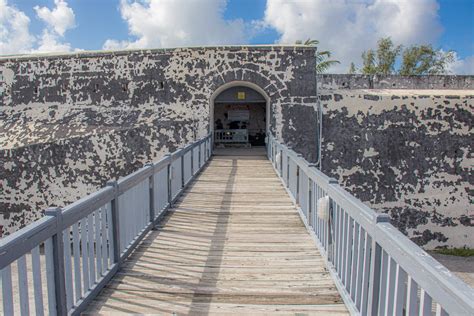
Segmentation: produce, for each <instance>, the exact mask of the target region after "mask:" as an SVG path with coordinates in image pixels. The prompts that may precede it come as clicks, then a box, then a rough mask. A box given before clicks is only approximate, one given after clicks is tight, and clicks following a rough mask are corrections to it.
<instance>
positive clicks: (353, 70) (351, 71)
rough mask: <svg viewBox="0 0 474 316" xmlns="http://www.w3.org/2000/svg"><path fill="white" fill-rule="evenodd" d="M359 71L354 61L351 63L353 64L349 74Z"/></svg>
mask: <svg viewBox="0 0 474 316" xmlns="http://www.w3.org/2000/svg"><path fill="white" fill-rule="evenodd" d="M355 73H357V69H356V66H355V65H354V63H351V65H350V66H349V74H351V75H352V74H355Z"/></svg>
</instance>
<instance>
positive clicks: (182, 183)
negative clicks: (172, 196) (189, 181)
mask: <svg viewBox="0 0 474 316" xmlns="http://www.w3.org/2000/svg"><path fill="white" fill-rule="evenodd" d="M181 150H182V151H183V154H182V155H181V189H182V188H184V155H185V154H186V153H185V152H184V148H181Z"/></svg>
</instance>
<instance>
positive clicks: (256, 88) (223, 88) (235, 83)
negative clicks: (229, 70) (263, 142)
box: [209, 80, 271, 135]
mask: <svg viewBox="0 0 474 316" xmlns="http://www.w3.org/2000/svg"><path fill="white" fill-rule="evenodd" d="M239 87H244V88H250V89H251V90H253V91H254V92H256V93H257V94H258V95H260V96H261V97H263V100H262V101H261V102H262V103H265V135H268V133H269V132H270V127H271V126H270V115H271V107H270V97H269V96H268V94H267V93H266V92H265V91H264V90H263V89H262V88H261V87H260V86H258V85H256V84H254V83H252V82H248V81H237V80H236V81H231V82H228V83H226V84H223V85H221V86H220V87H219V88H217V89H216V90H215V91H214V93H213V94H212V95H211V98H210V100H209V109H210V113H209V114H210V118H209V119H210V121H209V128H210V132H211V133H212V134H213V135H214V131H215V113H216V112H215V111H216V99H217V98H218V97H219V96H220V95H221V94H222V93H225V92H226V91H229V90H230V89H232V88H239ZM247 90H248V89H247ZM244 99H245V97H244ZM243 103H245V101H243Z"/></svg>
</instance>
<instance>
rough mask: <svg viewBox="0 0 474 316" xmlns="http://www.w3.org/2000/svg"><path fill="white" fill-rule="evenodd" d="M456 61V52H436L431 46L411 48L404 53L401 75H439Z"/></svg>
mask: <svg viewBox="0 0 474 316" xmlns="http://www.w3.org/2000/svg"><path fill="white" fill-rule="evenodd" d="M453 61H454V52H452V51H449V52H443V51H436V50H434V49H433V47H431V45H420V46H411V47H408V48H407V49H405V50H404V51H403V56H402V65H401V67H400V70H399V74H400V75H404V76H409V75H439V74H444V73H446V71H447V69H446V68H447V65H448V64H449V63H451V62H453Z"/></svg>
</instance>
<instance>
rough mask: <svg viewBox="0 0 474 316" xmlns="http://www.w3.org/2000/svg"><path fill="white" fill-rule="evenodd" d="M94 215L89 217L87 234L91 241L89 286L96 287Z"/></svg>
mask: <svg viewBox="0 0 474 316" xmlns="http://www.w3.org/2000/svg"><path fill="white" fill-rule="evenodd" d="M93 216H94V215H93V213H90V214H89V215H88V216H87V233H88V241H89V245H88V246H89V247H88V249H89V254H88V255H89V285H90V287H93V286H94V283H95V262H94V261H95V260H94V258H95V254H94V252H95V251H94V217H93Z"/></svg>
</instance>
